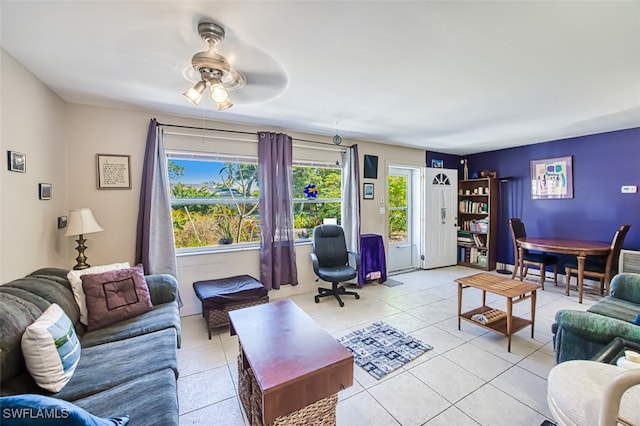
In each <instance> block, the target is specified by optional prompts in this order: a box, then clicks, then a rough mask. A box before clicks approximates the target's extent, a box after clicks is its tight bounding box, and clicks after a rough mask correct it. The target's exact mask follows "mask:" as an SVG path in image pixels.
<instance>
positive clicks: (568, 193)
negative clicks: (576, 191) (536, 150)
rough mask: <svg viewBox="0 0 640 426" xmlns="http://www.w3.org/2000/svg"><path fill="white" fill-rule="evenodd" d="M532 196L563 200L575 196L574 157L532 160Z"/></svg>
mask: <svg viewBox="0 0 640 426" xmlns="http://www.w3.org/2000/svg"><path fill="white" fill-rule="evenodd" d="M530 165H531V198H532V199H534V200H561V199H568V198H573V157H572V156H570V155H569V156H566V157H555V158H544V159H541V160H531V162H530Z"/></svg>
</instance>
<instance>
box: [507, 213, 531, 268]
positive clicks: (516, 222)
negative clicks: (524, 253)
mask: <svg viewBox="0 0 640 426" xmlns="http://www.w3.org/2000/svg"><path fill="white" fill-rule="evenodd" d="M509 228H510V229H511V242H512V243H513V260H514V262H517V261H518V257H519V256H520V254H519V252H518V241H517V240H518V238H527V231H526V229H525V227H524V222H522V220H520V219H519V218H517V217H512V218H511V219H509Z"/></svg>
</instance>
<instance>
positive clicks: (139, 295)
mask: <svg viewBox="0 0 640 426" xmlns="http://www.w3.org/2000/svg"><path fill="white" fill-rule="evenodd" d="M81 278H82V289H83V290H84V293H85V296H86V299H87V311H88V319H89V321H88V322H89V324H88V325H87V328H88V330H89V331H92V330H96V329H98V328H102V327H105V326H107V325H110V324H113V323H115V322H118V321H122V320H124V319H127V318H131V317H135V316H137V315H140V314H143V313H145V312H148V311H150V310H152V309H153V304H152V303H151V297H150V296H149V287H147V282H146V281H145V279H144V271H143V269H142V265H137V266H135V267H133V268H126V269H116V270H114V271H108V272H103V273H101V274H87V275H83V276H82V277H81Z"/></svg>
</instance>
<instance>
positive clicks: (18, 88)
mask: <svg viewBox="0 0 640 426" xmlns="http://www.w3.org/2000/svg"><path fill="white" fill-rule="evenodd" d="M0 76H1V77H0V89H1V90H2V96H1V99H2V104H1V109H0V111H1V115H0V119H1V122H0V129H1V130H0V134H1V138H0V139H1V142H0V143H1V145H2V171H1V172H0V187H1V188H2V194H1V195H0V200H1V201H0V223H1V225H0V230H1V237H0V239H1V240H2V241H1V243H0V280H1V281H0V282H2V283H4V282H6V281H9V280H11V279H14V278H18V277H21V276H24V275H26V274H28V273H30V272H33V271H34V270H36V269H38V268H41V267H44V266H49V265H58V266H59V265H62V264H63V263H64V261H65V259H67V245H68V244H67V241H66V240H64V239H61V238H60V235H61V234H62V233H63V231H60V230H58V229H57V226H56V224H57V219H56V218H57V217H58V216H61V215H65V214H66V211H67V194H68V190H67V165H68V164H69V163H68V159H67V152H66V144H65V142H66V140H67V135H66V133H65V132H66V126H65V109H66V104H65V102H64V101H63V100H62V99H60V98H59V97H58V96H56V95H55V94H54V93H53V92H52V91H51V90H49V89H48V88H47V87H46V86H45V85H43V84H42V83H41V82H40V81H39V80H38V79H36V78H35V76H34V75H33V74H31V73H30V72H29V71H27V70H26V69H25V68H23V67H22V66H21V65H20V64H19V63H17V62H16V61H15V60H14V59H13V58H12V57H11V56H10V55H9V54H8V53H6V52H5V51H4V50H2V49H0ZM8 150H11V151H18V152H22V153H24V154H26V156H27V164H26V173H16V172H11V171H9V170H8V167H7V151H8ZM39 183H50V184H52V185H53V192H52V194H53V199H52V200H48V201H45V200H40V199H39V198H38V184H39Z"/></svg>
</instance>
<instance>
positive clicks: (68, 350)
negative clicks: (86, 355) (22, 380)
mask: <svg viewBox="0 0 640 426" xmlns="http://www.w3.org/2000/svg"><path fill="white" fill-rule="evenodd" d="M22 353H23V355H24V360H25V364H26V365H27V370H29V373H30V374H31V377H33V380H35V382H36V383H37V384H38V386H40V387H41V388H43V389H46V390H48V391H51V392H59V391H60V390H61V389H62V388H63V387H64V386H65V385H66V384H67V382H69V380H71V376H73V372H74V371H75V369H76V366H77V365H78V362H79V361H80V342H79V341H78V336H77V335H76V331H75V329H74V328H73V324H72V323H71V320H70V319H69V317H68V316H67V314H65V313H64V311H63V310H62V308H60V306H58V305H56V304H55V303H54V304H52V305H51V306H49V307H48V308H47V310H46V311H44V313H43V314H42V315H40V317H39V318H38V319H37V320H35V322H34V323H33V324H31V325H30V326H29V327H27V329H26V330H25V332H24V334H23V335H22Z"/></svg>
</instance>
